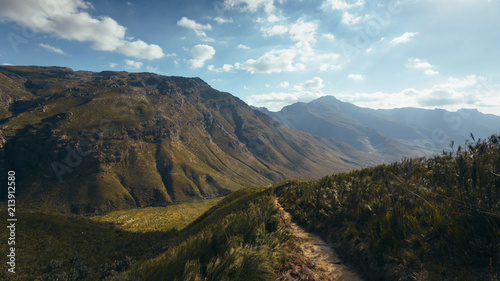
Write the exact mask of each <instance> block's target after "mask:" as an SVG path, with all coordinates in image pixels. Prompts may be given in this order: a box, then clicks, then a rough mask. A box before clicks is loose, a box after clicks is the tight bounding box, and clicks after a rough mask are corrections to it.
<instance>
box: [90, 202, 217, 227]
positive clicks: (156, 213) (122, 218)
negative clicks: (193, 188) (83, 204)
mask: <svg viewBox="0 0 500 281" xmlns="http://www.w3.org/2000/svg"><path fill="white" fill-rule="evenodd" d="M221 199H222V198H214V199H207V200H200V201H197V202H191V203H183V204H174V205H170V206H167V207H149V208H139V209H130V210H121V211H115V212H111V213H107V214H105V215H102V216H96V217H93V218H92V219H93V220H95V221H99V222H110V223H114V224H116V225H117V226H118V227H119V228H121V229H123V230H127V231H132V232H151V231H168V230H171V229H178V230H181V229H183V228H184V227H186V226H187V225H188V224H190V223H191V222H193V221H194V220H195V219H196V218H198V217H199V216H200V215H201V214H203V213H204V212H205V211H207V210H208V209H210V208H211V207H213V206H214V205H215V204H217V203H218V202H219V201H220V200H221Z"/></svg>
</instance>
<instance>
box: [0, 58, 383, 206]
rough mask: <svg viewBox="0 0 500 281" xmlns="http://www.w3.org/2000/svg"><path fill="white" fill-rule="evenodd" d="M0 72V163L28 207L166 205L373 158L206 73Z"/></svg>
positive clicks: (325, 171) (351, 166)
mask: <svg viewBox="0 0 500 281" xmlns="http://www.w3.org/2000/svg"><path fill="white" fill-rule="evenodd" d="M0 81H1V83H0V114H1V116H0V118H2V119H1V120H0V129H1V131H0V146H1V149H2V150H1V153H2V154H3V156H4V157H2V159H3V162H2V163H0V164H1V165H0V167H1V168H2V169H3V170H2V171H1V172H2V176H4V175H5V174H6V172H5V170H6V169H10V170H15V171H16V174H17V178H18V179H19V183H18V186H19V190H18V193H19V196H21V199H20V200H19V202H21V203H20V204H23V207H25V208H30V209H40V210H50V211H56V212H64V213H67V212H73V213H100V212H106V211H110V210H117V209H124V208H133V207H145V206H164V205H168V204H171V203H172V202H186V201H190V200H191V199H192V198H202V199H203V198H212V197H216V196H219V195H224V194H228V193H229V192H231V191H234V190H237V189H239V188H242V187H246V186H255V185H268V184H271V183H273V182H278V181H282V180H285V179H292V178H298V179H313V178H318V177H320V176H324V175H326V174H330V173H332V172H338V171H349V170H352V169H355V168H358V167H363V166H366V165H373V164H374V163H376V161H374V160H373V158H372V157H371V156H369V155H367V154H365V153H363V152H360V151H358V150H356V149H355V148H353V147H352V146H350V145H348V144H345V143H341V142H337V141H333V140H330V139H327V138H322V137H317V136H313V135H310V134H306V133H302V132H299V131H296V130H291V129H289V128H286V127H285V126H282V125H280V124H279V123H277V122H275V121H273V120H272V119H270V118H269V117H268V116H267V115H265V114H262V113H260V112H257V111H255V110H252V109H251V108H250V107H249V106H247V105H246V104H245V103H244V102H243V101H241V100H240V99H238V98H236V97H234V96H232V95H230V94H228V93H223V92H219V91H217V90H215V89H212V88H211V87H210V86H209V85H208V84H206V83H205V82H203V81H202V80H201V79H199V78H182V77H165V76H160V75H156V74H151V73H126V72H110V71H105V72H100V73H93V72H86V71H72V70H71V69H68V68H60V67H37V66H29V67H28V66H26V67H21V66H2V67H0ZM1 196H2V197H4V196H5V194H2V195H1Z"/></svg>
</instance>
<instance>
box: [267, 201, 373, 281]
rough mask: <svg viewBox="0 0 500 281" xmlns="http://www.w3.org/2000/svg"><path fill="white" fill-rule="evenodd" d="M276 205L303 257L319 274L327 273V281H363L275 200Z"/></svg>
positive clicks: (331, 249)
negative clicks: (287, 222)
mask: <svg viewBox="0 0 500 281" xmlns="http://www.w3.org/2000/svg"><path fill="white" fill-rule="evenodd" d="M276 204H277V205H278V206H279V208H280V210H282V211H283V212H284V214H285V218H286V219H287V220H289V221H290V227H291V229H292V232H293V235H294V236H295V237H297V238H298V239H297V240H298V241H299V246H300V248H301V249H302V251H303V252H304V255H305V256H306V257H308V258H310V259H311V260H312V261H313V262H314V263H315V265H316V267H317V268H318V271H319V272H327V273H328V274H327V276H328V279H329V280H346V281H364V279H362V278H361V276H360V275H358V274H357V273H355V272H354V271H352V270H351V269H350V268H349V267H348V266H347V265H345V264H343V262H342V261H341V260H340V258H339V257H338V255H337V253H335V250H334V249H333V248H332V247H331V246H329V245H327V243H326V242H325V241H324V240H323V239H321V238H320V237H319V236H317V235H315V234H312V233H309V232H307V231H305V230H304V229H303V228H302V227H300V226H299V225H297V224H296V223H294V222H293V221H292V216H291V215H290V213H288V212H287V211H285V210H284V209H283V208H282V207H281V205H280V204H279V203H278V200H276ZM322 275H323V274H322Z"/></svg>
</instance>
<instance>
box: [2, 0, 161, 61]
mask: <svg viewBox="0 0 500 281" xmlns="http://www.w3.org/2000/svg"><path fill="white" fill-rule="evenodd" d="M92 9H93V6H92V4H91V3H90V2H86V1H83V0H52V1H37V0H26V1H0V20H3V21H13V22H15V23H17V24H18V25H19V26H22V27H26V28H28V29H30V30H31V31H32V32H35V33H48V34H51V35H55V36H57V37H59V38H63V39H67V40H75V41H80V42H90V43H92V46H91V47H92V48H93V49H95V50H99V51H116V52H118V53H120V54H123V55H126V56H131V57H135V58H139V59H150V60H151V59H159V58H162V57H163V56H164V54H163V50H162V49H161V48H160V47H159V46H158V45H155V44H146V43H145V42H143V41H140V40H135V41H132V40H133V39H130V38H128V37H126V35H125V33H126V28H125V27H124V26H121V25H120V24H118V23H117V22H116V21H115V20H114V19H112V18H110V17H108V16H98V17H94V16H92V15H90V14H89V13H88V12H87V11H88V10H92Z"/></svg>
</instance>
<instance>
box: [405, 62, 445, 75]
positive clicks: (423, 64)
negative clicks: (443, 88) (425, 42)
mask: <svg viewBox="0 0 500 281" xmlns="http://www.w3.org/2000/svg"><path fill="white" fill-rule="evenodd" d="M406 67H408V68H414V69H425V71H424V73H425V75H437V74H439V72H438V71H436V70H434V69H432V68H434V65H432V64H430V63H429V62H428V61H427V60H425V59H419V58H409V59H408V63H407V64H406Z"/></svg>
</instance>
